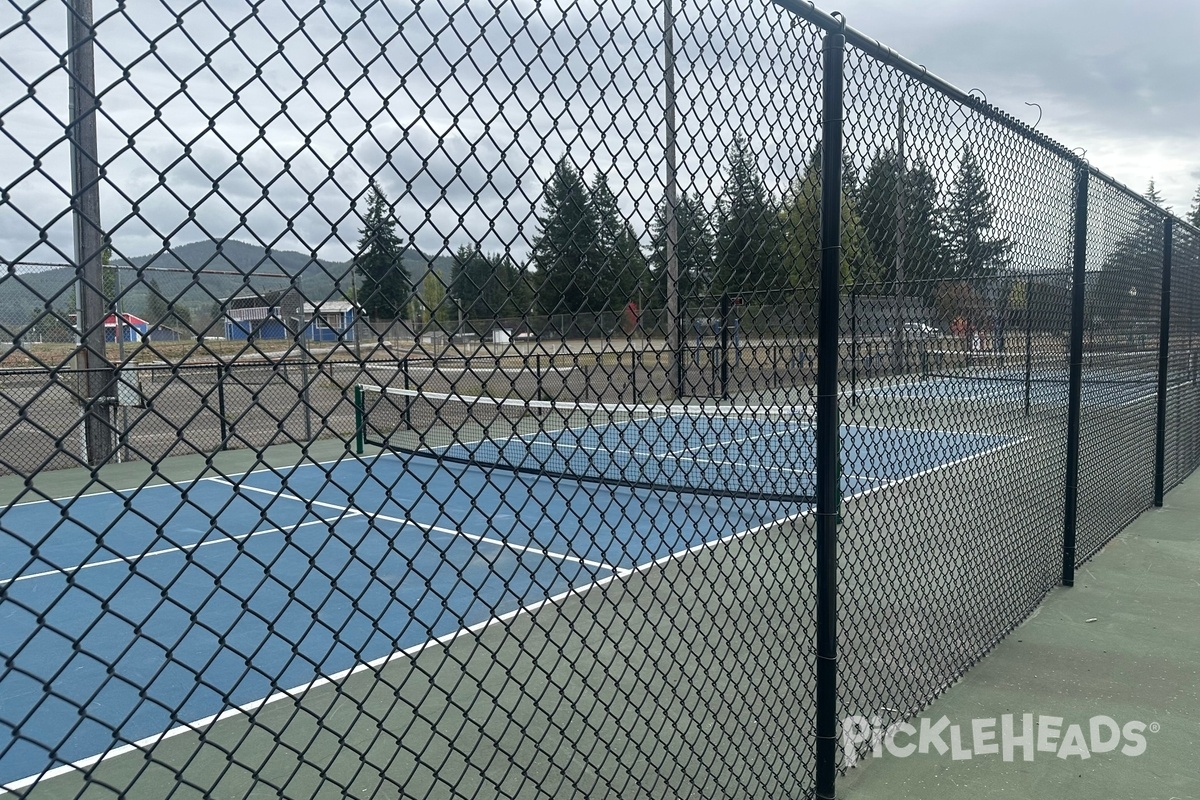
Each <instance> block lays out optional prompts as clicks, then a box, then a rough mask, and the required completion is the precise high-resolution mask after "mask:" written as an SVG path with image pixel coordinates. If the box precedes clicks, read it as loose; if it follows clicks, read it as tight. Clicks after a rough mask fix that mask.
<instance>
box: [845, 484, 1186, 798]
mask: <svg viewBox="0 0 1200 800" xmlns="http://www.w3.org/2000/svg"><path fill="white" fill-rule="evenodd" d="M1026 714H1030V715H1032V718H1031V719H1030V720H1029V721H1031V722H1032V723H1033V724H1032V725H1031V726H1030V728H1031V729H1033V730H1031V733H1033V735H1034V746H1033V747H1032V748H1026V747H1023V746H1022V745H1021V744H1020V743H1019V742H1018V741H1017V739H1018V738H1019V737H1020V736H1021V735H1022V733H1023V732H1024V723H1025V722H1026V718H1025V717H1024V715H1026ZM1004 715H1012V722H1011V724H1010V730H1011V731H1012V733H1013V736H1010V737H1007V738H1008V739H1009V741H1008V745H1009V747H1010V748H1011V749H1010V760H1007V761H1006V760H1005V757H1004V753H1003V746H1004V743H1005V738H1006V737H1004V736H1003V733H1002V726H1003V718H1004ZM942 717H946V718H947V720H948V724H947V725H946V727H939V725H940V724H941V723H940V721H941V719H942ZM1053 717H1059V718H1061V720H1054V719H1051V718H1053ZM1097 717H1100V718H1103V717H1107V718H1109V719H1110V720H1111V721H1112V722H1114V723H1116V725H1117V726H1119V727H1120V728H1121V729H1122V730H1121V731H1120V732H1119V733H1118V732H1116V731H1115V729H1113V728H1111V727H1109V722H1108V721H1107V720H1104V719H1099V720H1096V719H1095V718H1097ZM988 720H994V723H993V724H991V725H989V724H988V722H987V721H988ZM922 721H925V723H926V725H927V726H928V728H929V730H928V731H927V733H928V734H929V735H927V736H926V737H924V738H925V739H926V740H927V741H926V744H927V747H926V750H927V752H925V753H922V752H920V743H921V739H922V736H921V731H920V726H921V723H922ZM913 724H914V727H915V728H916V735H914V736H909V735H906V734H904V733H901V734H899V735H898V736H897V737H896V738H895V739H894V742H893V745H894V748H895V750H896V751H897V752H901V753H903V752H904V751H905V750H904V748H905V745H909V744H910V743H916V744H917V745H918V747H917V748H914V750H915V752H913V753H912V754H911V755H904V756H899V757H898V756H897V755H894V754H892V753H890V752H889V751H888V749H887V748H886V747H885V748H884V749H883V751H882V752H883V754H882V755H881V756H879V757H872V758H868V759H866V760H864V761H861V762H859V765H858V766H857V767H855V768H853V769H851V770H849V772H848V773H847V775H846V776H845V777H843V778H841V779H840V780H839V782H838V787H837V795H838V797H839V798H843V800H876V799H877V798H878V799H879V800H883V798H887V799H888V800H894V799H895V798H979V799H980V800H984V799H986V798H1004V799H1005V800H1018V798H1038V799H1039V800H1042V799H1043V798H1045V799H1049V798H1064V799H1070V798H1089V800H1091V799H1092V798H1138V799H1139V800H1200V473H1197V474H1195V475H1193V476H1191V477H1190V478H1189V479H1188V480H1186V481H1185V482H1184V483H1183V484H1181V485H1180V486H1178V487H1177V488H1175V490H1174V491H1172V492H1170V493H1169V494H1168V495H1167V497H1166V503H1165V505H1164V507H1163V508H1162V509H1156V510H1153V511H1149V512H1147V513H1145V514H1143V515H1142V516H1141V517H1140V518H1139V519H1137V520H1136V521H1135V522H1134V523H1133V524H1132V525H1130V526H1129V527H1128V528H1127V529H1125V530H1124V531H1123V532H1122V533H1121V534H1120V535H1119V536H1117V537H1116V538H1115V539H1114V540H1113V541H1112V542H1110V543H1109V544H1108V546H1107V547H1106V548H1105V549H1104V550H1103V551H1101V552H1100V553H1099V554H1098V555H1097V556H1096V557H1095V558H1093V559H1092V560H1091V561H1089V562H1088V563H1087V564H1085V565H1083V567H1082V568H1081V569H1080V570H1079V571H1078V573H1077V575H1076V582H1075V587H1074V588H1071V589H1063V588H1059V589H1056V590H1055V591H1053V592H1051V594H1050V596H1049V597H1048V598H1047V599H1046V602H1045V604H1044V605H1043V606H1042V607H1041V608H1040V609H1039V610H1038V611H1037V612H1036V613H1034V615H1033V616H1032V617H1031V618H1030V619H1029V620H1027V621H1026V622H1025V623H1024V624H1022V625H1021V626H1020V627H1018V628H1017V629H1016V630H1015V631H1013V632H1012V633H1011V634H1010V635H1009V636H1008V638H1007V639H1005V640H1004V641H1003V642H1001V644H1000V645H999V646H998V647H997V648H996V649H995V651H993V653H991V654H990V655H988V656H987V657H986V658H985V659H984V660H983V661H982V662H981V663H980V664H978V665H977V666H976V667H974V668H973V669H972V670H970V672H968V673H967V675H966V676H965V677H964V678H963V679H962V680H961V681H960V682H959V683H958V684H956V685H955V686H953V687H951V689H949V690H948V691H947V692H946V693H945V694H944V695H943V696H942V697H941V698H939V699H938V700H937V701H936V702H935V703H934V704H933V705H932V706H931V707H930V708H928V709H926V711H925V712H924V713H923V714H922V715H921V716H920V718H918V720H915V721H913ZM1093 724H1095V726H1096V733H1095V734H1093V732H1092V730H1091V728H1092V726H1093ZM973 725H975V726H978V727H979V728H980V735H979V736H978V737H977V736H976V735H975V733H974V731H973ZM1073 725H1074V726H1078V727H1077V728H1074V729H1073V728H1072V726H1073ZM949 726H958V728H959V732H960V747H959V748H958V750H959V753H958V755H959V758H958V759H955V757H954V753H953V749H952V748H951V744H952V742H951V737H952V731H951V728H950V727H949ZM1054 729H1057V732H1056V733H1054V732H1053V731H1054ZM939 730H940V736H939V735H935V733H937V732H938V731H939ZM989 731H994V733H989ZM1076 734H1078V735H1076ZM1041 737H1044V738H1045V742H1043V744H1044V745H1045V747H1046V749H1045V750H1044V751H1043V750H1042V749H1041V748H1040V747H1038V739H1039V738H1041ZM1114 738H1115V739H1117V740H1118V741H1116V742H1115V748H1114V749H1112V750H1109V751H1107V752H1104V750H1105V749H1106V747H1107V745H1108V743H1109V742H1110V741H1112V740H1113V739H1114ZM935 739H937V740H938V742H943V743H944V745H943V746H944V747H946V750H947V752H945V753H944V754H941V753H939V752H938V742H935V741H934V740H935ZM1139 742H1144V745H1143V744H1140V743H1139ZM980 745H982V748H981V747H980ZM991 746H997V749H998V750H999V752H997V753H989V752H987V751H988V750H990V749H991ZM1026 750H1032V752H1029V753H1028V755H1026ZM967 751H971V752H970V754H969V756H968V755H967ZM1123 751H1125V752H1123ZM1139 751H1140V752H1139ZM1085 753H1086V757H1085ZM1026 758H1031V759H1032V760H1025V759H1026Z"/></svg>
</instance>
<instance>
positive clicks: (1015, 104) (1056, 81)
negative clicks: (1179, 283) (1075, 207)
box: [838, 0, 1200, 211]
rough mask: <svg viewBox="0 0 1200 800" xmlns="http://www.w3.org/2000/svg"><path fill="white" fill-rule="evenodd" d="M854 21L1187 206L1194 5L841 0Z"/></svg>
mask: <svg viewBox="0 0 1200 800" xmlns="http://www.w3.org/2000/svg"><path fill="white" fill-rule="evenodd" d="M838 6H839V9H840V10H841V11H843V12H845V14H846V16H847V18H848V21H849V23H850V24H851V25H852V26H854V27H855V28H857V29H858V30H860V31H862V32H863V33H866V34H868V35H870V36H872V37H874V38H876V39H878V40H880V41H881V42H883V43H884V44H886V45H888V46H890V47H892V48H893V49H894V50H897V51H898V52H900V53H902V54H904V55H905V56H906V57H908V58H909V59H911V60H913V61H916V62H917V63H920V64H924V65H925V66H927V67H928V68H929V69H930V71H932V72H933V73H935V74H937V75H939V76H940V77H942V78H944V79H946V80H948V81H949V82H951V83H953V84H955V85H957V86H959V87H960V88H962V89H971V88H979V89H981V90H983V91H984V93H985V94H986V95H987V97H988V100H989V101H990V102H992V103H993V104H995V105H998V106H1000V107H1002V108H1004V109H1005V110H1006V111H1008V112H1010V113H1012V114H1013V115H1014V116H1017V117H1018V118H1020V119H1023V120H1025V121H1027V122H1029V123H1031V124H1032V123H1034V122H1035V121H1036V120H1037V118H1038V112H1037V110H1036V109H1035V108H1031V107H1028V106H1026V105H1025V103H1026V102H1032V103H1038V104H1040V105H1041V106H1042V120H1041V123H1040V125H1039V130H1041V131H1043V132H1045V133H1047V134H1049V135H1050V136H1052V137H1054V138H1056V139H1058V140H1059V141H1061V142H1062V143H1063V144H1065V145H1067V146H1068V147H1082V148H1085V149H1086V150H1087V151H1088V158H1089V159H1090V160H1091V161H1092V163H1093V164H1094V165H1095V166H1097V167H1098V168H1099V169H1101V170H1103V171H1105V172H1108V173H1109V174H1111V175H1112V176H1113V177H1115V178H1116V179H1118V180H1120V181H1123V182H1125V183H1127V184H1128V185H1130V186H1131V187H1132V188H1134V189H1136V190H1138V191H1141V190H1143V189H1145V187H1146V184H1147V182H1148V181H1149V180H1150V179H1151V178H1154V179H1155V180H1156V182H1157V184H1158V187H1159V189H1160V190H1162V191H1163V194H1164V196H1165V199H1166V202H1167V203H1168V204H1171V205H1174V206H1175V208H1176V210H1177V211H1178V210H1185V209H1186V208H1187V206H1188V204H1189V203H1190V202H1191V197H1192V194H1193V193H1194V191H1195V188H1196V186H1195V182H1196V181H1195V179H1196V174H1197V171H1198V167H1200V155H1197V151H1196V149H1195V147H1194V144H1192V141H1193V140H1194V136H1195V131H1196V129H1197V128H1198V127H1200V104H1197V103H1196V101H1195V98H1196V90H1195V76H1196V74H1198V73H1200V48H1197V47H1196V44H1195V41H1196V37H1197V35H1200V4H1198V3H1195V2H1193V0H1157V1H1156V2H1152V3H1147V2H1143V1H1142V0H1050V1H1048V2H1047V1H1045V0H1012V1H1011V2H1005V3H986V2H978V0H933V1H932V2H925V3H922V4H921V5H920V10H919V12H916V11H915V8H914V6H913V4H909V3H896V2H894V1H893V0H842V1H841V2H840V3H839V4H838Z"/></svg>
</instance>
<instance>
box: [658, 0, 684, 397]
mask: <svg viewBox="0 0 1200 800" xmlns="http://www.w3.org/2000/svg"><path fill="white" fill-rule="evenodd" d="M663 114H664V124H665V126H666V130H665V131H664V132H663V146H664V149H665V153H664V159H663V161H664V163H665V165H666V197H665V198H664V208H663V214H664V217H665V222H666V235H667V241H666V243H665V250H664V255H665V256H666V261H667V349H668V350H669V351H670V352H671V368H670V375H669V377H668V385H670V387H671V389H672V394H673V395H674V397H679V396H680V395H681V394H682V393H683V386H684V381H683V370H684V369H685V366H684V357H683V352H682V347H683V337H682V335H681V325H680V316H679V314H680V309H679V250H678V245H679V222H678V220H677V219H676V218H675V209H676V206H677V204H678V202H679V197H678V195H679V183H678V181H679V176H678V164H677V162H676V152H675V13H674V9H673V8H672V6H671V0H664V2H663Z"/></svg>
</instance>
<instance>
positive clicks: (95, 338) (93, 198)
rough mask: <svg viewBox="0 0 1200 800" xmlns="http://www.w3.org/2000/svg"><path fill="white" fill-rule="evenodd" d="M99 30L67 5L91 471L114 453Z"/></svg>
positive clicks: (81, 0)
mask: <svg viewBox="0 0 1200 800" xmlns="http://www.w3.org/2000/svg"><path fill="white" fill-rule="evenodd" d="M94 39H95V26H94V25H93V22H92V3H91V0H69V2H68V4H67V77H68V93H69V94H68V102H69V106H70V122H69V123H68V125H67V130H66V134H67V140H68V141H69V142H70V148H71V211H72V221H73V225H74V240H75V242H74V244H75V275H76V285H75V291H76V295H75V298H76V302H75V308H76V311H77V317H76V327H77V329H78V331H79V348H78V350H77V351H76V354H75V366H76V369H77V370H78V371H79V374H80V375H81V376H82V380H81V382H80V390H79V391H80V398H79V399H80V405H81V406H82V409H83V414H82V427H81V433H82V435H83V440H84V450H85V458H86V459H87V463H88V464H90V465H92V466H99V465H100V464H103V463H104V462H105V461H107V460H108V459H109V457H110V456H111V455H112V450H113V441H112V440H113V425H112V421H111V418H112V397H111V395H112V393H113V392H112V365H111V364H110V363H109V361H108V355H107V353H106V352H105V348H106V345H105V336H104V318H105V316H106V313H105V312H106V311H107V307H108V302H107V300H106V298H105V297H104V262H103V252H104V237H103V234H102V233H101V229H100V169H99V164H100V159H99V155H98V149H99V148H98V146H97V142H96V138H97V137H96V109H97V107H98V106H99V101H98V100H97V98H96V70H95V57H94V54H93V45H94Z"/></svg>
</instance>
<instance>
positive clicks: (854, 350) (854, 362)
mask: <svg viewBox="0 0 1200 800" xmlns="http://www.w3.org/2000/svg"><path fill="white" fill-rule="evenodd" d="M850 402H851V403H853V404H854V405H858V289H857V288H854V289H851V290H850Z"/></svg>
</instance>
